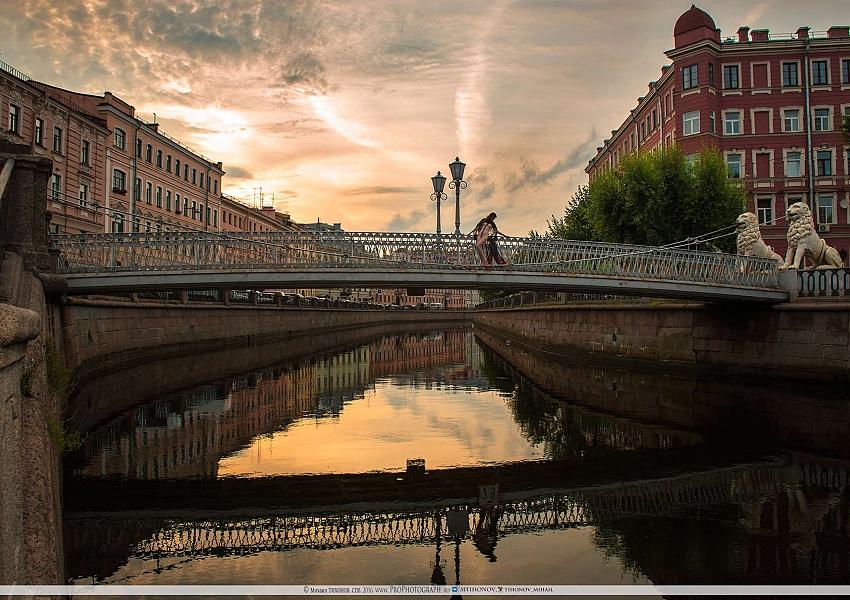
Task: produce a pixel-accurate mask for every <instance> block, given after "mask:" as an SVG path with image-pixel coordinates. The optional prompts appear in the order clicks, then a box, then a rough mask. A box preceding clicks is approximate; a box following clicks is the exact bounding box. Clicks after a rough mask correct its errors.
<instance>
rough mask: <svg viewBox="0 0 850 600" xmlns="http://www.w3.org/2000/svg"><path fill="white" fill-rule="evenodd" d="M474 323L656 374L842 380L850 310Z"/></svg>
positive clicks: (624, 312)
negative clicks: (656, 369)
mask: <svg viewBox="0 0 850 600" xmlns="http://www.w3.org/2000/svg"><path fill="white" fill-rule="evenodd" d="M474 322H475V324H476V325H477V326H478V325H480V326H484V327H487V328H490V329H491V330H493V331H496V332H498V333H499V334H500V335H502V336H503V337H507V338H514V339H517V340H522V341H523V342H525V343H527V344H529V345H530V346H533V347H537V348H541V349H545V350H549V351H553V352H557V353H564V354H569V353H576V352H578V353H582V354H588V355H598V356H599V357H600V358H606V359H610V360H615V361H617V360H621V361H626V362H630V363H641V362H642V363H649V364H656V365H658V366H661V367H662V368H667V369H669V368H675V367H687V368H694V367H696V368H699V369H710V370H712V371H713V372H720V373H723V372H727V373H731V374H734V373H738V374H742V375H747V376H750V375H759V376H767V377H789V378H794V379H819V380H832V381H837V382H846V381H847V380H848V378H850V343H849V342H850V304H847V303H832V302H819V303H814V302H812V303H804V302H800V303H791V304H783V305H779V306H771V307H760V306H747V305H719V304H718V305H702V304H639V305H627V304H619V305H615V304H594V305H579V304H576V305H567V306H549V307H530V308H515V309H503V310H486V311H479V312H476V313H475V318H474Z"/></svg>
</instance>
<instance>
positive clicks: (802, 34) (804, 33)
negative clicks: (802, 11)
mask: <svg viewBox="0 0 850 600" xmlns="http://www.w3.org/2000/svg"><path fill="white" fill-rule="evenodd" d="M808 37H809V28H808V27H806V26H803V27H800V28H798V29H797V39H798V40H805V39H807V38H808Z"/></svg>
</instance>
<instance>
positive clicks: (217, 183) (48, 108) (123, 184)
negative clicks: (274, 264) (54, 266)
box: [0, 61, 297, 233]
mask: <svg viewBox="0 0 850 600" xmlns="http://www.w3.org/2000/svg"><path fill="white" fill-rule="evenodd" d="M0 123H2V125H3V128H2V130H0V132H2V133H0V138H2V139H6V140H8V141H10V142H13V143H17V144H26V145H28V146H30V152H31V153H32V154H34V155H40V156H44V157H46V158H50V159H51V160H52V161H53V174H52V175H51V179H50V184H49V189H48V197H47V199H46V201H47V206H48V209H49V210H50V212H51V213H52V219H51V230H52V231H53V232H54V233H59V232H62V233H80V232H85V233H102V232H110V231H112V232H116V233H121V232H145V231H170V230H175V231H177V230H187V229H188V230H199V231H251V232H253V231H277V230H292V229H296V228H297V227H296V225H295V224H294V223H292V220H291V219H290V218H289V215H288V214H285V213H277V212H276V211H275V210H274V209H273V208H263V209H257V208H253V207H250V206H248V205H246V204H242V203H240V202H239V201H238V200H236V199H234V198H231V197H229V196H226V195H224V194H223V193H222V179H223V177H224V174H225V171H224V168H223V166H222V163H221V161H213V160H212V159H209V158H207V157H205V156H203V155H202V154H200V153H198V152H196V151H195V150H193V149H191V148H189V147H188V146H186V145H185V144H183V143H182V142H180V141H179V140H176V139H174V138H172V137H170V136H168V135H166V134H165V133H164V132H163V131H161V130H160V128H159V124H158V123H149V122H147V121H145V120H143V119H141V118H139V117H138V116H136V109H135V108H134V107H133V106H132V105H130V104H129V103H128V102H126V101H124V100H122V99H121V98H119V97H117V96H115V95H114V94H112V93H111V92H105V93H104V94H103V95H93V94H83V93H80V92H74V91H71V90H65V89H62V88H59V87H56V86H52V85H49V84H47V83H43V82H39V81H34V80H32V79H30V78H29V77H27V76H26V75H25V74H24V73H21V72H20V71H18V70H17V69H15V68H14V67H11V66H9V65H7V64H6V63H3V62H2V61H0Z"/></svg>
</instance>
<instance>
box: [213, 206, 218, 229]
mask: <svg viewBox="0 0 850 600" xmlns="http://www.w3.org/2000/svg"><path fill="white" fill-rule="evenodd" d="M213 227H218V209H216V208H214V209H213Z"/></svg>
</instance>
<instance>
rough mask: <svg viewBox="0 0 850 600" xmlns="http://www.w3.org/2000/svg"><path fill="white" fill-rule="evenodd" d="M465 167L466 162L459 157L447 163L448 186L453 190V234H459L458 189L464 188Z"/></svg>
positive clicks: (458, 235)
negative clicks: (448, 170)
mask: <svg viewBox="0 0 850 600" xmlns="http://www.w3.org/2000/svg"><path fill="white" fill-rule="evenodd" d="M465 168H466V163H462V162H460V157H458V156H455V161H454V162H453V163H450V164H449V169H451V172H452V181H451V182H450V183H449V188H452V189H454V191H455V235H456V236H457V237H460V236H461V233H460V190H462V189H464V190H465V189H466V182H465V181H464V180H463V170H464V169H465Z"/></svg>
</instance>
